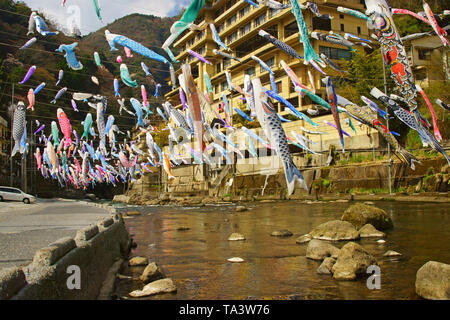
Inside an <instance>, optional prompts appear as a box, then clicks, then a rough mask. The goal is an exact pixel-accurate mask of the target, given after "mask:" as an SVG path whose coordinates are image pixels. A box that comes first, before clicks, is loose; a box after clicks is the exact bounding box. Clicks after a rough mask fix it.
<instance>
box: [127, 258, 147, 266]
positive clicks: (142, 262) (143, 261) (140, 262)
mask: <svg viewBox="0 0 450 320" xmlns="http://www.w3.org/2000/svg"><path fill="white" fill-rule="evenodd" d="M128 264H129V265H130V266H134V267H135V266H146V265H147V264H148V259H147V258H146V257H133V258H131V259H130V261H129V262H128Z"/></svg>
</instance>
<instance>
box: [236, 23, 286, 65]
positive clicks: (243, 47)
mask: <svg viewBox="0 0 450 320" xmlns="http://www.w3.org/2000/svg"><path fill="white" fill-rule="evenodd" d="M265 31H267V33H269V34H271V35H273V36H274V37H275V38H277V37H278V29H277V25H273V26H270V27H268V28H265ZM265 45H267V41H266V39H264V38H263V37H259V36H257V37H253V38H252V39H251V41H244V42H243V43H241V44H239V45H238V46H236V50H235V52H236V54H237V56H238V57H239V58H242V57H244V56H246V55H248V54H250V53H253V52H254V51H255V50H257V49H259V48H261V47H263V46H265Z"/></svg>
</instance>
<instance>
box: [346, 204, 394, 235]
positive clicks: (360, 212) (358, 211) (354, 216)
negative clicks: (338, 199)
mask: <svg viewBox="0 0 450 320" xmlns="http://www.w3.org/2000/svg"><path fill="white" fill-rule="evenodd" d="M341 220H342V221H348V222H350V223H352V224H353V225H354V226H355V227H356V228H357V229H359V228H361V227H362V226H364V225H365V224H368V223H370V224H371V225H373V226H374V227H375V228H376V229H378V230H386V229H390V228H392V227H393V226H394V225H393V223H392V219H391V217H390V216H389V215H388V214H387V213H386V211H384V210H383V209H380V208H377V207H374V206H368V205H366V204H363V203H357V204H354V205H351V206H350V207H349V208H347V210H345V212H344V214H343V215H342V218H341Z"/></svg>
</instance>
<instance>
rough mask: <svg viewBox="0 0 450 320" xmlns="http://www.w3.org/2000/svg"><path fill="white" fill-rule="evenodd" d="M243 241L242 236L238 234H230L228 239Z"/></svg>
mask: <svg viewBox="0 0 450 320" xmlns="http://www.w3.org/2000/svg"><path fill="white" fill-rule="evenodd" d="M243 240H245V237H244V235H242V234H240V233H237V232H235V233H232V234H231V235H230V236H229V237H228V241H243Z"/></svg>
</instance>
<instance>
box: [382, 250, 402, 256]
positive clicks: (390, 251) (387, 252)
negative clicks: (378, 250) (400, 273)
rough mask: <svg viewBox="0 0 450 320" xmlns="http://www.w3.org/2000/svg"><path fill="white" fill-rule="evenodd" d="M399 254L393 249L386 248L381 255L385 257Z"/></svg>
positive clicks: (399, 254)
mask: <svg viewBox="0 0 450 320" xmlns="http://www.w3.org/2000/svg"><path fill="white" fill-rule="evenodd" d="M401 255H402V254H401V253H399V252H397V251H394V250H388V251H386V252H385V253H384V254H383V256H385V257H399V256H401Z"/></svg>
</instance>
